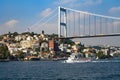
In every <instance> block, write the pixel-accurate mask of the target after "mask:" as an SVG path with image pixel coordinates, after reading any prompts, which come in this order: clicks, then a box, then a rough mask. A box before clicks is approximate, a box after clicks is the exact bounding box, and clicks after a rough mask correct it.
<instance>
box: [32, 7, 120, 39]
mask: <svg viewBox="0 0 120 80" xmlns="http://www.w3.org/2000/svg"><path fill="white" fill-rule="evenodd" d="M50 15H52V16H50ZM48 17H49V18H48ZM45 18H47V19H46V20H45V21H43V20H44V19H45ZM42 21H43V22H42ZM37 24H40V25H39V26H40V29H42V27H43V26H44V27H45V26H46V28H48V27H49V26H50V27H51V26H52V27H51V28H50V29H51V30H53V29H55V28H57V29H55V31H56V30H57V32H58V36H59V38H61V39H67V38H69V39H72V38H91V37H107V36H120V18H117V17H110V16H104V15H99V14H94V13H89V12H84V11H79V10H74V9H70V8H65V7H60V6H59V7H58V9H55V10H54V11H53V12H51V13H50V14H48V15H46V17H44V18H42V19H41V20H40V21H38V23H36V24H34V25H33V26H31V27H30V28H34V27H35V26H36V25H37ZM53 26H54V27H53ZM50 29H48V30H50Z"/></svg>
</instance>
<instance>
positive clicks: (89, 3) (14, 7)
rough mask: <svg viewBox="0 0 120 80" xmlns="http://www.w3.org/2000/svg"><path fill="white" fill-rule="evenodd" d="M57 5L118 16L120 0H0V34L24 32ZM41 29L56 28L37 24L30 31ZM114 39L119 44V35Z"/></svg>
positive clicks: (49, 31)
mask: <svg viewBox="0 0 120 80" xmlns="http://www.w3.org/2000/svg"><path fill="white" fill-rule="evenodd" d="M58 5H61V6H63V7H69V8H73V9H77V10H82V11H86V12H90V13H96V14H101V15H107V16H113V17H120V0H0V34H4V33H8V32H9V31H10V32H15V31H17V32H24V31H26V30H27V29H28V28H29V27H31V26H32V25H34V24H36V23H37V22H38V21H39V20H40V19H42V18H43V17H45V16H46V15H48V14H49V13H50V12H52V11H53V10H54V9H56V8H57V6H58ZM56 14H57V13H56ZM50 25H51V26H53V25H55V24H50ZM42 29H45V31H47V32H48V33H57V27H56V29H53V28H51V27H47V28H42V27H38V25H37V26H36V27H33V28H32V30H31V31H35V32H38V33H40V32H41V30H42ZM110 40H113V38H112V39H110ZM115 40H117V42H116V41H115V43H114V44H117V45H120V37H116V38H115ZM109 42H111V41H109ZM103 44H104V43H103Z"/></svg>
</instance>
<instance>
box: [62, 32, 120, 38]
mask: <svg viewBox="0 0 120 80" xmlns="http://www.w3.org/2000/svg"><path fill="white" fill-rule="evenodd" d="M111 36H120V33H119V34H108V35H102V34H100V35H92V36H89V35H88V36H73V37H61V38H60V39H74V38H93V37H111Z"/></svg>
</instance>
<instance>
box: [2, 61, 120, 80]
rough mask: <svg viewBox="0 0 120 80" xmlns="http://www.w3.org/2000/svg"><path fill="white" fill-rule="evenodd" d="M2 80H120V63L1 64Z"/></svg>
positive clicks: (39, 62)
mask: <svg viewBox="0 0 120 80" xmlns="http://www.w3.org/2000/svg"><path fill="white" fill-rule="evenodd" d="M0 80H120V61H119V60H117V61H93V62H85V63H84V62H82V63H63V61H10V62H0Z"/></svg>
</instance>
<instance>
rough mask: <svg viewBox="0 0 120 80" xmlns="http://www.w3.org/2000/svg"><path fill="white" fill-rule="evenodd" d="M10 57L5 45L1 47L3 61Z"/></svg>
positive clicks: (0, 56) (0, 52)
mask: <svg viewBox="0 0 120 80" xmlns="http://www.w3.org/2000/svg"><path fill="white" fill-rule="evenodd" d="M9 56H10V53H9V51H8V47H7V46H6V45H4V44H1V45H0V58H1V59H7V58H8V57H9Z"/></svg>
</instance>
